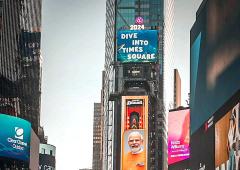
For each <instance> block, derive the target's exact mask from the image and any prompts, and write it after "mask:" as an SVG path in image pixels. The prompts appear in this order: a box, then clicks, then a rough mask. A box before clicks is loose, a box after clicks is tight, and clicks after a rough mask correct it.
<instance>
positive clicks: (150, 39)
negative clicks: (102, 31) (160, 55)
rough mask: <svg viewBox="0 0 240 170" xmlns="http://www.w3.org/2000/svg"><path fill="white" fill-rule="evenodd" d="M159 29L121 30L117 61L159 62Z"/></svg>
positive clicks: (118, 36) (118, 35)
mask: <svg viewBox="0 0 240 170" xmlns="http://www.w3.org/2000/svg"><path fill="white" fill-rule="evenodd" d="M157 51H158V33H157V30H121V31H118V33H117V61H120V62H122V63H129V62H157Z"/></svg>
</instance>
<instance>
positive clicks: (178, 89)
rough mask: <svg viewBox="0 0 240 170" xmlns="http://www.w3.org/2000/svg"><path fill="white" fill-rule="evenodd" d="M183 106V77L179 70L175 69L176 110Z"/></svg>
mask: <svg viewBox="0 0 240 170" xmlns="http://www.w3.org/2000/svg"><path fill="white" fill-rule="evenodd" d="M179 106H181V77H180V74H179V72H178V69H174V108H178V107H179Z"/></svg>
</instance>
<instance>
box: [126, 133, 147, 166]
mask: <svg viewBox="0 0 240 170" xmlns="http://www.w3.org/2000/svg"><path fill="white" fill-rule="evenodd" d="M123 136H124V138H123V142H124V148H123V164H122V170H130V169H132V170H135V169H136V170H137V169H139V170H140V169H142V170H144V169H147V168H146V144H145V140H144V139H145V134H144V130H127V131H125V132H124V135H123Z"/></svg>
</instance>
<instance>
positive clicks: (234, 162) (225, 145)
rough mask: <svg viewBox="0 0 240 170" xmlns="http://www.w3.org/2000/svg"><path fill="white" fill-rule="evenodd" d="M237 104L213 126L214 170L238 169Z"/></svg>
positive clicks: (239, 105) (238, 107)
mask: <svg viewBox="0 0 240 170" xmlns="http://www.w3.org/2000/svg"><path fill="white" fill-rule="evenodd" d="M239 109H240V104H239V103H238V104H237V105H236V106H234V107H233V108H232V109H231V110H230V111H228V112H227V113H226V114H225V115H224V116H223V117H222V118H221V119H220V120H219V121H218V122H217V123H216V125H215V168H216V170H222V169H226V170H228V169H230V170H238V169H240V161H239V159H240V147H239V146H240V132H239V130H240V128H239V126H240V121H239V118H240V117H239Z"/></svg>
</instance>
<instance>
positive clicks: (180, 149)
mask: <svg viewBox="0 0 240 170" xmlns="http://www.w3.org/2000/svg"><path fill="white" fill-rule="evenodd" d="M168 122H169V123H168V164H169V165H170V164H173V163H176V162H179V161H182V160H185V159H188V158H189V155H190V150H189V143H190V111H189V109H185V110H177V111H171V112H169V114H168Z"/></svg>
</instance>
